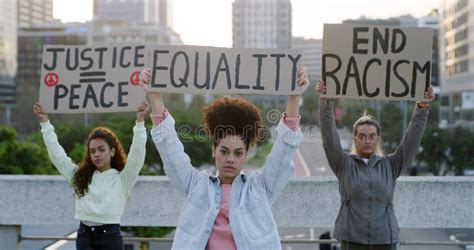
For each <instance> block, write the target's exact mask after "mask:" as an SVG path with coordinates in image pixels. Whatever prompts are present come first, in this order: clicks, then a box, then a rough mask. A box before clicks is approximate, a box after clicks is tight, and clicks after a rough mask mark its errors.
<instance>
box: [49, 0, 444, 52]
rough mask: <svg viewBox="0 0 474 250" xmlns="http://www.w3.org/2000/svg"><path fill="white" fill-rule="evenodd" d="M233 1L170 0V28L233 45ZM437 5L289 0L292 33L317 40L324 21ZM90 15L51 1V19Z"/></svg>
mask: <svg viewBox="0 0 474 250" xmlns="http://www.w3.org/2000/svg"><path fill="white" fill-rule="evenodd" d="M234 1H235V0H200V1H192V0H172V1H170V2H171V8H172V9H173V14H172V17H173V20H172V23H173V26H172V28H173V29H174V30H175V31H176V32H177V33H178V34H180V35H181V39H182V40H183V43H184V44H192V45H207V46H219V47H232V3H233V2H234ZM341 6H344V8H341ZM438 7H439V1H438V0H417V1H408V0H401V1H400V0H363V1H348V0H343V1H341V0H333V1H329V0H324V1H307V0H292V1H291V8H292V35H293V36H294V37H305V38H315V39H320V38H322V33H323V24H324V23H340V22H342V21H343V20H346V19H357V18H360V17H361V16H366V17H367V18H388V17H394V16H400V15H412V16H414V17H416V18H419V17H422V16H425V15H427V14H428V13H429V12H430V11H431V10H432V9H433V8H438ZM207 9H209V10H212V11H211V13H207V12H206V10H207ZM196 10H199V11H196ZM92 14H93V11H92V0H81V1H71V0H54V18H57V19H61V20H62V21H63V22H70V21H86V20H91V19H92ZM203 34H205V35H203Z"/></svg>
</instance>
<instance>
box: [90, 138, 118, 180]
mask: <svg viewBox="0 0 474 250" xmlns="http://www.w3.org/2000/svg"><path fill="white" fill-rule="evenodd" d="M89 154H90V157H91V161H92V163H93V164H94V166H95V167H96V168H97V170H99V171H100V172H103V171H105V170H107V169H110V162H111V160H112V157H114V155H115V148H112V149H111V148H110V146H109V144H107V142H106V141H105V140H103V139H92V140H91V141H90V143H89Z"/></svg>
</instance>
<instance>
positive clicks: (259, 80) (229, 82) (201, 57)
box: [148, 46, 304, 95]
mask: <svg viewBox="0 0 474 250" xmlns="http://www.w3.org/2000/svg"><path fill="white" fill-rule="evenodd" d="M148 55H149V58H148V65H149V67H151V69H152V81H151V91H158V92H172V93H191V94H195V93H207V94H267V95H290V94H301V93H302V92H303V91H304V89H302V88H301V87H299V86H298V85H297V70H298V68H299V67H300V66H301V62H302V58H301V53H299V52H298V51H295V50H269V49H228V48H216V47H204V46H155V47H150V50H149V52H148Z"/></svg>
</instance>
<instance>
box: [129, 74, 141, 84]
mask: <svg viewBox="0 0 474 250" xmlns="http://www.w3.org/2000/svg"><path fill="white" fill-rule="evenodd" d="M130 83H131V84H132V85H134V86H137V85H139V84H140V71H135V72H133V73H132V74H131V75H130Z"/></svg>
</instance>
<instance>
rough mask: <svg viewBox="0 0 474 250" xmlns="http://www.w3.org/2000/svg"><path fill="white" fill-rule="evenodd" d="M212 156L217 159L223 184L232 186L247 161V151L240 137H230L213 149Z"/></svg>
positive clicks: (222, 140) (217, 166)
mask: <svg viewBox="0 0 474 250" xmlns="http://www.w3.org/2000/svg"><path fill="white" fill-rule="evenodd" d="M212 156H213V157H214V158H215V163H216V168H217V171H218V173H219V178H220V180H221V183H223V184H232V181H233V180H234V178H235V177H236V176H237V175H239V174H240V171H241V170H242V167H243V165H244V163H245V161H246V160H247V150H246V148H245V143H244V141H243V140H242V138H241V137H240V136H238V135H228V136H226V137H224V138H223V139H221V140H220V141H219V143H218V144H217V146H216V147H215V148H213V150H212Z"/></svg>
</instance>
